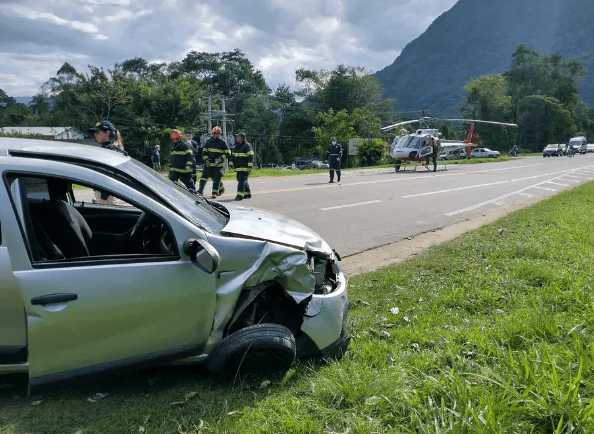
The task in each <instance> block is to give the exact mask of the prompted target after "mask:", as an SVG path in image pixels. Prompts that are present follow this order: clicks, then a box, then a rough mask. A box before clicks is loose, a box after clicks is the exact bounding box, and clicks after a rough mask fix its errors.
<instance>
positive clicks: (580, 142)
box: [568, 136, 588, 154]
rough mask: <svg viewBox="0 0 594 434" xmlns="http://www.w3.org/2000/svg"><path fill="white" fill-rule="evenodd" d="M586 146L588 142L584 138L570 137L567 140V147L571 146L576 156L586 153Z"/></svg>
mask: <svg viewBox="0 0 594 434" xmlns="http://www.w3.org/2000/svg"><path fill="white" fill-rule="evenodd" d="M587 145H588V141H587V140H586V138H585V137H584V136H578V137H572V138H571V139H569V145H568V146H573V147H574V149H575V152H576V153H578V154H585V153H586V146H587Z"/></svg>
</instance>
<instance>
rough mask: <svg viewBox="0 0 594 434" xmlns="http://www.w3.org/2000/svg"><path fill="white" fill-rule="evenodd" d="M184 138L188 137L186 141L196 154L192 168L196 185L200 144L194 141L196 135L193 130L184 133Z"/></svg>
mask: <svg viewBox="0 0 594 434" xmlns="http://www.w3.org/2000/svg"><path fill="white" fill-rule="evenodd" d="M184 136H186V141H187V142H188V143H189V144H190V145H191V146H192V150H193V153H194V165H193V166H192V181H194V185H195V184H196V166H197V165H198V161H200V160H199V157H198V143H196V141H194V140H192V137H194V134H193V133H192V130H186V131H184Z"/></svg>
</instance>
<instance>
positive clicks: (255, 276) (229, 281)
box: [205, 240, 316, 353]
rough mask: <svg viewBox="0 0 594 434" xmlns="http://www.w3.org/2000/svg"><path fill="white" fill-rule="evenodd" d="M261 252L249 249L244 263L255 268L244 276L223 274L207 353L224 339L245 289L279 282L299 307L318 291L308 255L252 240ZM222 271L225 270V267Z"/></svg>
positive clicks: (244, 272) (234, 273) (251, 268)
mask: <svg viewBox="0 0 594 434" xmlns="http://www.w3.org/2000/svg"><path fill="white" fill-rule="evenodd" d="M250 241H251V243H254V244H259V246H258V247H259V248H253V247H254V244H252V245H251V248H250V249H249V252H250V255H249V257H245V256H243V257H242V258H241V259H242V261H245V262H244V263H246V264H248V263H252V264H253V265H252V266H251V267H250V268H249V269H246V270H245V271H243V272H241V273H236V272H233V271H232V272H228V273H227V272H224V271H221V272H220V277H219V279H220V281H219V285H218V288H217V294H216V309H215V314H214V319H213V325H212V329H211V333H210V336H209V338H208V341H207V343H206V347H205V353H209V352H210V351H211V349H212V348H213V347H214V345H216V343H217V342H219V341H220V340H221V339H222V337H223V332H224V329H225V326H226V325H227V323H228V322H229V320H230V319H231V317H232V315H233V312H234V310H235V308H236V304H237V299H238V297H239V294H240V293H241V291H242V290H243V289H244V288H251V287H254V286H256V285H258V284H260V283H262V282H267V281H274V282H278V283H279V284H280V285H281V286H282V287H283V288H284V289H285V291H286V292H287V294H288V295H289V296H290V297H291V298H293V299H294V300H295V302H296V303H297V304H299V303H301V302H302V301H303V300H305V299H306V298H308V297H310V296H311V295H312V294H313V292H314V288H315V282H316V278H315V276H314V275H313V274H312V273H311V271H310V270H309V268H308V266H307V260H308V258H307V253H306V252H304V251H301V250H296V249H292V248H289V247H286V246H283V245H280V244H275V243H270V242H266V241H260V240H250ZM221 269H224V264H222V266H221Z"/></svg>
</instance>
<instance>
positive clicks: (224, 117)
mask: <svg viewBox="0 0 594 434" xmlns="http://www.w3.org/2000/svg"><path fill="white" fill-rule="evenodd" d="M221 101H222V102H221V107H222V109H223V137H224V138H225V139H227V112H226V111H225V98H222V99H221Z"/></svg>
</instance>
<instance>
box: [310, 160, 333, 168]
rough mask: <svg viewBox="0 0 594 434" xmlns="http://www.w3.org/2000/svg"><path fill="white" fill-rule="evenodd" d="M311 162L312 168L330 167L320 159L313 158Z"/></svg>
mask: <svg viewBox="0 0 594 434" xmlns="http://www.w3.org/2000/svg"><path fill="white" fill-rule="evenodd" d="M311 164H312V166H313V167H314V169H328V167H330V166H329V165H328V163H324V162H322V161H320V160H314V161H312V162H311Z"/></svg>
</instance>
